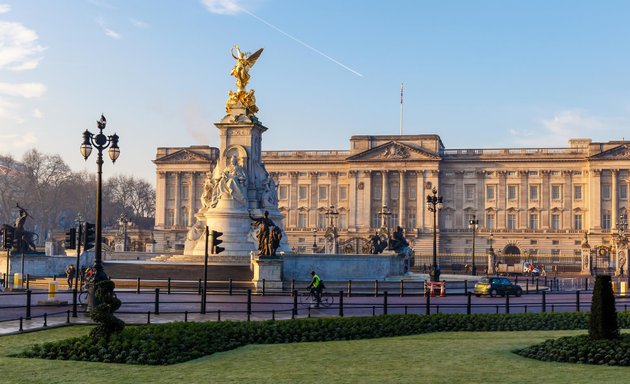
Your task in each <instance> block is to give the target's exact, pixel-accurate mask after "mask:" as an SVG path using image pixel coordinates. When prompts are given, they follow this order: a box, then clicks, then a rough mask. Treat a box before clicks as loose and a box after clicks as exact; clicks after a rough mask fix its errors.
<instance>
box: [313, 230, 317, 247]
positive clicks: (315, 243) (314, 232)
mask: <svg viewBox="0 0 630 384" xmlns="http://www.w3.org/2000/svg"><path fill="white" fill-rule="evenodd" d="M316 251H317V228H313V253H315V252H316Z"/></svg>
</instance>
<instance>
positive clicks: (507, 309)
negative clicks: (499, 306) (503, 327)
mask: <svg viewBox="0 0 630 384" xmlns="http://www.w3.org/2000/svg"><path fill="white" fill-rule="evenodd" d="M505 313H507V314H509V313H510V293H509V292H505Z"/></svg>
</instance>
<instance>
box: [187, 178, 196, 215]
mask: <svg viewBox="0 0 630 384" xmlns="http://www.w3.org/2000/svg"><path fill="white" fill-rule="evenodd" d="M196 175H197V172H190V185H189V187H188V201H190V207H188V226H192V225H193V224H194V223H195V221H194V218H195V190H196V188H197V183H196V181H197V180H195V178H196Z"/></svg>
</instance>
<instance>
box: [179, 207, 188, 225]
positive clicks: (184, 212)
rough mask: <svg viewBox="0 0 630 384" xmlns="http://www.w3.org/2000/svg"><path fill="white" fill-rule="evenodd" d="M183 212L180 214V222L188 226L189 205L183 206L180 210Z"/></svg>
mask: <svg viewBox="0 0 630 384" xmlns="http://www.w3.org/2000/svg"><path fill="white" fill-rule="evenodd" d="M180 212H181V214H180V216H179V222H180V223H179V224H180V225H182V226H184V227H187V226H188V208H187V207H182V209H181V210H180Z"/></svg>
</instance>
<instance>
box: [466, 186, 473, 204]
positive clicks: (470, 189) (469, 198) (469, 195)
mask: <svg viewBox="0 0 630 384" xmlns="http://www.w3.org/2000/svg"><path fill="white" fill-rule="evenodd" d="M464 195H465V197H466V201H473V200H474V198H475V185H474V184H466V185H465V186H464Z"/></svg>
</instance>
